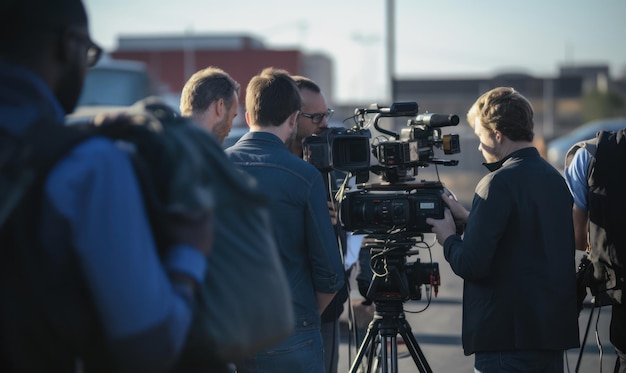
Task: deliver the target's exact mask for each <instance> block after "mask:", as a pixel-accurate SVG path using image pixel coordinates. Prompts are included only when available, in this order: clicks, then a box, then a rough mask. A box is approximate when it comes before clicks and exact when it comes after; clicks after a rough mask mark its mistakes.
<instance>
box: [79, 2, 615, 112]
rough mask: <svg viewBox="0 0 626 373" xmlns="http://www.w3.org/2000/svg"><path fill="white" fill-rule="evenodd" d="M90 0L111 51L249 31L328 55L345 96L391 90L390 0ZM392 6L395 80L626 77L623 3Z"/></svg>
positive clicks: (97, 32) (272, 43)
mask: <svg viewBox="0 0 626 373" xmlns="http://www.w3.org/2000/svg"><path fill="white" fill-rule="evenodd" d="M84 2H85V4H86V7H87V11H88V13H89V16H90V22H91V24H90V29H91V33H92V37H93V39H94V40H95V41H96V42H98V43H100V44H101V45H102V46H103V47H104V48H105V49H107V50H112V49H114V48H115V47H116V46H117V38H118V37H119V36H120V35H163V34H178V35H182V34H184V33H194V34H203V35H204V34H211V33H244V34H248V35H252V36H255V37H258V38H259V39H261V40H263V41H264V42H265V43H266V45H267V46H268V47H273V48H300V49H303V50H304V51H306V52H322V53H325V54H327V55H328V56H330V57H331V58H332V59H333V61H334V65H335V92H334V93H335V97H336V99H337V100H338V101H354V100H368V101H371V102H374V101H381V100H384V99H385V98H386V95H387V89H388V87H387V84H386V77H387V71H388V70H387V57H386V44H387V15H386V10H387V5H386V4H387V2H386V1H384V0H315V1H306V2H305V1H298V0H233V1H223V0H222V1H214V0H106V1H105V0H84ZM394 8H395V15H394V17H393V18H394V22H395V25H394V27H393V29H394V30H395V39H396V42H395V53H394V58H395V66H394V70H395V75H396V76H398V77H404V78H406V77H419V78H427V77H466V76H475V75H480V76H491V75H493V74H496V73H502V72H523V73H528V74H532V75H535V76H556V75H557V74H558V68H559V66H561V65H563V64H569V65H572V64H574V65H580V64H589V63H592V64H599V63H604V64H608V65H609V67H610V69H611V74H612V76H613V77H618V76H619V77H621V76H624V74H625V70H626V1H625V0H594V1H591V0H586V1H583V0H525V1H515V2H514V1H493V0H490V1H488V0H395V1H394ZM222 68H224V69H225V70H228V66H222ZM242 84H247V82H242Z"/></svg>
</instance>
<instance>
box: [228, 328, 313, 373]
mask: <svg viewBox="0 0 626 373" xmlns="http://www.w3.org/2000/svg"><path fill="white" fill-rule="evenodd" d="M237 372H238V373H294V372H298V373H324V350H323V347H322V335H321V334H320V330H319V329H307V330H301V331H296V332H295V333H293V334H292V335H290V336H289V337H288V338H287V339H285V340H283V341H281V342H280V343H278V344H277V345H275V346H272V347H270V348H269V349H267V350H265V351H263V352H260V353H258V354H257V355H256V356H255V357H254V358H252V359H250V360H247V361H246V362H244V363H242V364H238V365H237Z"/></svg>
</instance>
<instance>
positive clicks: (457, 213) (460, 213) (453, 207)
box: [441, 189, 469, 225]
mask: <svg viewBox="0 0 626 373" xmlns="http://www.w3.org/2000/svg"><path fill="white" fill-rule="evenodd" d="M441 199H443V201H444V202H445V203H446V205H447V206H448V208H449V209H450V212H451V213H452V216H453V217H454V220H455V221H456V222H457V224H463V225H465V224H467V217H468V216H469V211H467V209H466V208H465V207H463V205H462V204H461V203H460V202H459V201H458V200H457V199H456V197H455V196H454V194H452V193H451V192H450V191H448V190H447V189H446V190H445V191H444V193H442V194H441Z"/></svg>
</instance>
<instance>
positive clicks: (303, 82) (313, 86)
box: [292, 75, 322, 93]
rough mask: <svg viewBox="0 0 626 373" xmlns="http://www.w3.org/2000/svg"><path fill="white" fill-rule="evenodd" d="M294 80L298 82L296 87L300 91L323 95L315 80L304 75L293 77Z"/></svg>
mask: <svg viewBox="0 0 626 373" xmlns="http://www.w3.org/2000/svg"><path fill="white" fill-rule="evenodd" d="M292 78H293V80H294V81H295V82H296V85H297V86H298V88H300V89H308V90H309V91H313V92H315V93H322V90H321V89H320V86H318V85H317V83H315V82H314V81H313V80H311V79H309V78H307V77H306V76H302V75H294V76H292Z"/></svg>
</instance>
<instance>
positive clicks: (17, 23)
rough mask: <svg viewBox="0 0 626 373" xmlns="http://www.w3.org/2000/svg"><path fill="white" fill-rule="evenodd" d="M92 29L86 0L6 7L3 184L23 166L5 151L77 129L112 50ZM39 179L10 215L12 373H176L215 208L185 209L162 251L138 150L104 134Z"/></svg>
mask: <svg viewBox="0 0 626 373" xmlns="http://www.w3.org/2000/svg"><path fill="white" fill-rule="evenodd" d="M87 25H88V22H87V14H86V11H85V8H84V5H83V4H82V2H81V1H80V0H5V1H3V2H2V3H0V153H1V154H2V156H0V166H2V167H1V168H0V188H1V190H3V191H4V190H6V189H5V187H6V186H7V184H11V183H12V175H14V174H13V173H12V172H14V173H15V172H17V173H18V174H19V172H20V170H11V169H9V168H8V167H7V168H5V166H6V165H11V163H10V162H9V163H7V162H6V159H4V158H3V157H4V156H5V155H6V154H7V150H10V149H11V148H15V147H20V146H21V145H20V144H22V143H23V142H24V141H29V140H27V139H32V138H33V137H35V138H36V137H37V136H39V137H41V138H43V140H45V141H46V142H55V141H57V142H58V141H59V138H58V137H55V136H54V135H55V134H59V133H61V132H63V133H66V132H69V131H68V130H67V129H65V131H64V121H65V115H66V114H68V113H71V112H72V111H73V110H74V108H75V106H76V103H77V101H78V98H79V95H80V92H81V88H82V85H83V81H84V79H85V74H86V71H87V68H88V67H89V66H92V65H94V64H95V63H96V62H97V60H98V57H99V55H100V53H101V51H100V48H99V47H97V46H96V44H95V43H93V42H92V41H91V38H90V36H89V31H88V26H87ZM44 134H46V135H44ZM47 134H51V135H52V136H48V135H47ZM24 148H26V147H24ZM26 149H27V148H26ZM9 154H10V153H9ZM19 175H24V174H23V173H22V174H19ZM35 176H37V177H38V178H37V179H35V182H34V183H30V184H28V186H29V188H28V189H27V190H23V192H25V193H24V197H23V198H22V199H20V204H19V205H18V207H17V208H16V209H14V210H12V212H11V214H10V215H8V216H7V220H6V221H4V220H2V221H0V242H2V244H1V245H2V250H0V256H1V257H0V273H1V274H2V276H3V278H2V281H0V300H1V302H2V307H1V308H0V330H2V332H1V333H0V371H2V372H91V371H103V372H121V371H124V372H131V371H134V372H162V371H167V370H168V369H169V368H170V367H171V366H172V365H173V364H174V363H175V361H176V359H177V358H178V356H179V354H180V351H181V349H182V347H183V344H184V342H185V339H186V337H187V333H188V330H189V326H190V322H191V319H192V310H193V307H194V305H193V299H194V291H195V288H196V284H197V283H198V282H199V281H201V280H202V279H203V278H204V274H205V269H206V268H205V266H206V264H205V263H206V260H205V256H206V254H208V253H209V251H210V248H211V239H212V231H211V224H210V223H211V220H210V216H209V215H208V214H202V216H199V217H198V218H197V219H192V218H191V217H181V219H180V221H179V222H178V224H175V225H173V226H172V230H171V232H169V233H171V236H172V238H173V241H174V242H177V244H175V245H172V246H171V247H170V248H169V250H167V252H166V253H165V254H164V256H165V258H163V259H161V258H160V257H159V255H158V253H157V249H156V246H155V238H154V237H153V235H152V231H151V229H150V224H149V220H148V217H147V214H146V210H145V208H144V202H143V196H142V195H141V189H140V186H139V183H138V181H137V178H136V176H135V173H134V169H133V166H132V163H131V159H130V156H129V154H127V152H126V151H125V150H124V149H122V148H119V147H118V146H117V145H116V144H115V143H114V142H112V141H110V140H109V139H105V138H102V137H92V138H89V139H88V140H85V141H83V142H81V143H80V144H78V145H77V146H75V147H74V148H72V149H70V150H69V151H68V152H67V154H66V155H65V156H64V157H61V159H60V160H59V161H58V162H56V164H55V165H52V166H51V168H50V170H49V171H48V172H47V174H46V175H45V176H44V175H35ZM6 202H7V198H6V194H5V193H0V203H1V204H0V210H2V208H4V207H5V205H4V203H6ZM187 218H188V219H187Z"/></svg>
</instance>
